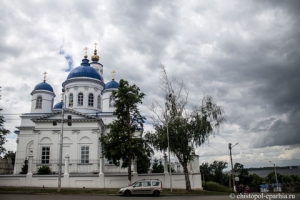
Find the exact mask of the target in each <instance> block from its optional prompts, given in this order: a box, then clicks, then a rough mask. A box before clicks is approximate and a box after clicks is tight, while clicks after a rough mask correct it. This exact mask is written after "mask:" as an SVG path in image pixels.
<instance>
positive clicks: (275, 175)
mask: <svg viewBox="0 0 300 200" xmlns="http://www.w3.org/2000/svg"><path fill="white" fill-rule="evenodd" d="M269 162H270V163H271V164H273V165H274V172H275V178H276V190H277V192H278V179H277V172H276V166H275V164H274V163H272V162H271V161H269Z"/></svg>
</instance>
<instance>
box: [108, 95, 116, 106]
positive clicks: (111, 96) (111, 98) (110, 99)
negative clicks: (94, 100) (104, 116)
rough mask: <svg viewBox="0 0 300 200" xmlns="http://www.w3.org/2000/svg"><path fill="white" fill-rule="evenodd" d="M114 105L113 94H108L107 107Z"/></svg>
mask: <svg viewBox="0 0 300 200" xmlns="http://www.w3.org/2000/svg"><path fill="white" fill-rule="evenodd" d="M114 106H115V97H114V96H113V95H110V97H109V107H114Z"/></svg>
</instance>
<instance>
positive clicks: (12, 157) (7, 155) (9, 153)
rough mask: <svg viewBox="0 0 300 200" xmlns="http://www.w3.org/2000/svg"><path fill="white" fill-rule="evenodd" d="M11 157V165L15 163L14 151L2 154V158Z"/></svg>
mask: <svg viewBox="0 0 300 200" xmlns="http://www.w3.org/2000/svg"><path fill="white" fill-rule="evenodd" d="M8 158H10V159H11V162H12V165H15V159H16V152H13V151H8V152H7V153H6V154H5V155H4V159H8Z"/></svg>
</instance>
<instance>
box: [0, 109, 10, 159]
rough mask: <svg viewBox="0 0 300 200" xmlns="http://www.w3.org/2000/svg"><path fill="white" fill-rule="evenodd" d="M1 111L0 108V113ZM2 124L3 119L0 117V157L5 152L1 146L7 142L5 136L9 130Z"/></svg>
mask: <svg viewBox="0 0 300 200" xmlns="http://www.w3.org/2000/svg"><path fill="white" fill-rule="evenodd" d="M1 111H2V109H1V108H0V112H1ZM4 122H5V120H4V117H3V116H2V115H0V155H1V154H2V153H5V152H6V149H5V148H4V147H3V145H4V144H5V142H7V140H6V138H5V136H6V135H7V134H9V133H10V131H9V130H7V129H5V128H4Z"/></svg>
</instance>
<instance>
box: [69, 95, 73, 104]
mask: <svg viewBox="0 0 300 200" xmlns="http://www.w3.org/2000/svg"><path fill="white" fill-rule="evenodd" d="M69 107H73V94H72V93H71V94H70V95H69Z"/></svg>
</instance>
